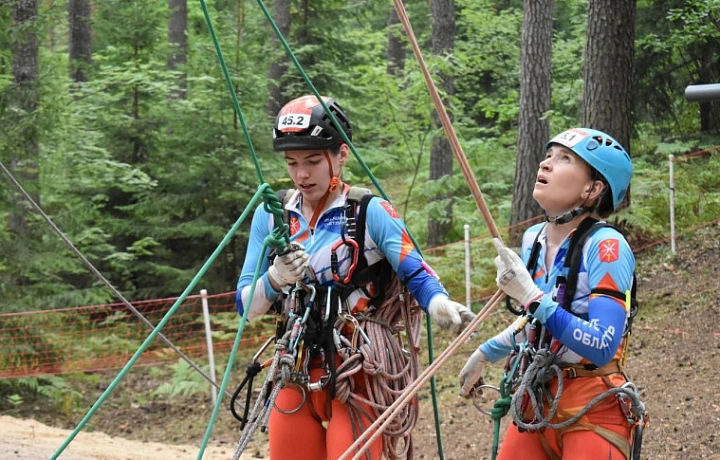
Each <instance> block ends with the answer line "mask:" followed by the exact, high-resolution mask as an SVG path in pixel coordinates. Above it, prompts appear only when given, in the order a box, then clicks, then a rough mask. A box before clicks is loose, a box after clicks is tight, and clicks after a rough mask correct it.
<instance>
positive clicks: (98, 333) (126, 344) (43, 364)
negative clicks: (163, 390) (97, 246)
mask: <svg viewBox="0 0 720 460" xmlns="http://www.w3.org/2000/svg"><path fill="white" fill-rule="evenodd" d="M176 300H177V298H169V299H155V300H148V301H139V302H133V303H132V304H133V306H134V307H135V308H136V309H137V310H138V311H139V312H141V313H142V315H143V316H145V317H146V318H147V319H148V320H149V321H150V322H151V323H152V324H157V323H159V322H160V320H161V319H162V318H163V316H164V315H165V314H166V313H167V311H168V310H169V309H170V307H172V305H173V304H174V302H175V301H176ZM207 301H208V311H209V314H210V318H211V330H212V333H213V351H214V353H215V355H216V356H217V355H227V354H228V353H229V352H230V350H231V349H232V345H233V341H234V340H235V335H236V334H237V327H238V326H239V323H240V317H239V316H238V314H237V311H236V309H235V292H227V293H224V294H217V295H209V296H207ZM258 327H260V328H263V327H264V328H265V331H264V332H263V333H261V334H259V333H256V332H257V331H253V330H252V329H250V330H249V329H247V328H246V329H245V334H244V335H245V338H243V339H242V343H241V348H242V346H243V345H250V346H252V345H254V344H259V343H262V342H263V341H264V340H265V339H266V338H267V336H268V335H269V334H270V333H269V332H268V331H267V330H268V328H269V327H272V326H270V325H268V324H267V323H265V324H264V325H263V324H260V323H258V324H254V325H253V328H258ZM151 332H152V331H151V329H150V328H149V327H148V326H147V325H146V324H144V323H143V322H141V321H140V320H139V319H138V318H137V317H136V316H135V315H134V314H133V313H132V312H131V311H130V309H128V308H127V307H126V306H125V305H124V304H122V303H113V304H107V305H93V306H83V307H74V308H62V309H55V310H43V311H28V312H20V313H4V314H0V343H2V346H1V350H2V353H0V378H16V377H28V376H36V375H41V374H70V373H79V372H90V371H101V370H107V369H120V368H122V367H123V366H124V365H125V364H126V363H127V361H128V360H129V359H130V358H131V357H132V355H133V354H134V353H135V352H136V351H137V349H138V348H139V346H140V345H141V344H142V342H143V341H144V340H145V339H146V338H147V336H148V335H150V333H151ZM254 332H255V333H254ZM161 333H162V334H163V335H164V336H165V337H167V339H168V340H169V341H170V342H172V343H173V345H175V346H176V347H177V348H179V349H180V350H181V351H182V352H183V353H184V354H186V355H187V356H189V357H191V358H193V359H198V360H199V363H198V364H199V365H204V364H206V363H207V356H208V349H207V342H206V335H205V325H204V322H203V315H202V303H201V296H188V297H187V298H186V299H185V302H184V303H183V304H182V306H180V308H178V309H177V311H176V312H175V314H174V315H173V316H172V317H171V318H170V320H169V321H168V323H167V324H166V325H165V327H164V328H163V330H162V331H161ZM178 359H180V358H179V356H178V355H177V353H175V351H173V350H172V348H170V346H168V345H167V344H166V343H165V342H164V341H162V340H161V339H160V338H159V337H158V338H156V340H155V341H154V342H153V343H152V344H150V346H149V347H148V348H147V350H145V352H144V353H143V355H142V356H141V357H140V359H139V360H138V361H137V363H136V365H139V366H148V365H157V364H169V363H174V362H177V361H178Z"/></svg>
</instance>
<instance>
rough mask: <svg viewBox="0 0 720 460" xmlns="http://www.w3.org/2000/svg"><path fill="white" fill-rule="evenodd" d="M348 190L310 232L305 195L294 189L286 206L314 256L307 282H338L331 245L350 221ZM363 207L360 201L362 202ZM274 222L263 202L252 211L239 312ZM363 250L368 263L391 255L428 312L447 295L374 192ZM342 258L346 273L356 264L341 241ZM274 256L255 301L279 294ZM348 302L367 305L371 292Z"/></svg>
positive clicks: (295, 236) (295, 231)
mask: <svg viewBox="0 0 720 460" xmlns="http://www.w3.org/2000/svg"><path fill="white" fill-rule="evenodd" d="M348 190H349V189H348V188H347V187H346V190H345V193H344V194H341V195H340V196H339V197H337V198H336V199H335V200H334V201H333V202H332V203H331V204H330V205H329V206H328V207H327V208H326V209H325V211H323V213H322V214H321V215H320V216H319V217H318V220H317V222H316V224H315V230H314V231H311V230H310V228H309V225H308V221H307V220H306V219H305V217H304V216H303V214H302V212H301V208H302V194H301V193H300V192H298V191H297V190H292V191H289V192H288V193H292V196H291V197H290V199H289V201H288V202H287V204H286V205H285V209H286V210H287V211H289V213H290V227H291V231H290V233H291V241H296V242H298V243H301V244H302V245H303V246H304V247H305V251H306V252H307V253H308V255H309V256H310V260H309V270H308V271H307V273H306V277H305V279H304V280H303V282H305V283H310V282H316V283H318V284H319V285H321V286H326V287H327V286H333V285H334V283H335V281H334V278H333V273H332V269H331V265H330V262H331V258H330V256H331V249H332V247H333V246H334V245H335V244H336V243H337V242H338V241H341V239H342V238H341V232H342V231H343V228H344V225H345V223H346V214H345V209H344V207H345V205H346V204H347V203H348V199H347V193H348ZM358 211H359V206H358ZM273 227H274V220H273V217H272V215H271V214H269V213H268V212H267V211H265V209H264V208H263V206H262V205H260V206H258V207H257V209H256V210H255V214H254V216H253V221H252V227H251V229H250V238H249V241H248V248H247V252H246V254H245V263H244V265H243V268H242V272H241V274H240V279H239V280H238V284H237V308H238V312H239V313H240V314H242V313H243V311H244V306H245V305H246V304H247V302H248V299H247V297H248V295H249V292H250V284H251V282H252V279H253V274H254V273H255V268H256V266H257V263H258V258H259V257H261V252H262V248H263V241H264V239H265V237H266V236H267V235H269V234H270V232H271V231H272V229H273ZM357 231H365V249H364V254H365V258H366V260H367V263H368V265H370V266H372V265H374V264H376V263H378V262H380V261H381V260H382V259H387V261H388V262H389V263H390V265H391V266H392V268H393V269H394V270H395V272H396V273H397V274H398V276H399V277H400V280H401V281H402V282H404V283H405V284H406V286H407V288H408V289H409V291H410V292H411V293H412V294H413V296H415V298H416V299H417V301H418V303H419V304H420V306H421V307H422V308H423V309H425V310H426V311H427V306H428V304H429V303H430V300H431V299H432V298H433V297H434V296H436V295H439V294H440V295H444V296H448V294H447V291H446V290H445V288H444V287H443V286H442V284H441V283H440V282H439V281H438V280H437V279H436V278H435V277H433V276H432V275H431V273H429V272H428V270H427V268H429V267H427V265H426V263H425V262H424V261H423V258H422V256H421V255H420V253H419V252H418V251H417V249H416V248H415V246H414V244H413V243H412V240H411V239H410V236H409V234H408V231H407V228H406V226H405V223H404V222H403V220H402V219H401V218H400V215H399V214H398V212H397V211H396V210H395V208H394V207H393V206H392V204H390V203H389V202H388V201H386V200H383V199H380V198H378V197H373V198H372V199H371V200H370V202H369V204H368V206H367V215H366V225H365V228H364V229H357ZM336 253H337V257H338V270H337V271H338V275H339V276H340V278H344V277H345V276H346V275H347V272H348V269H349V267H350V265H351V260H350V257H349V251H348V247H347V246H345V245H340V247H339V248H338V249H337V251H336ZM268 267H269V261H268V260H267V258H264V260H263V261H262V264H261V268H260V270H261V274H262V276H261V277H260V278H259V279H258V283H257V286H256V288H255V293H254V296H253V297H254V298H253V301H252V302H253V303H255V302H262V303H264V304H267V305H270V304H272V303H273V302H274V301H275V300H276V299H277V298H278V296H279V295H280V292H278V291H275V290H274V289H273V288H272V286H271V285H270V283H269V282H268V280H267V269H268ZM370 290H371V291H372V287H370ZM348 301H349V303H350V306H351V310H357V309H359V310H364V308H363V304H367V302H368V301H369V298H368V296H367V295H366V294H365V293H364V292H363V291H362V290H360V289H358V290H356V291H354V292H353V293H352V294H351V295H350V297H349V298H348Z"/></svg>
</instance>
